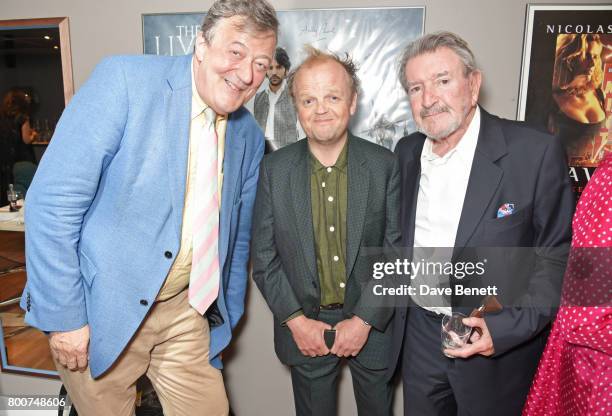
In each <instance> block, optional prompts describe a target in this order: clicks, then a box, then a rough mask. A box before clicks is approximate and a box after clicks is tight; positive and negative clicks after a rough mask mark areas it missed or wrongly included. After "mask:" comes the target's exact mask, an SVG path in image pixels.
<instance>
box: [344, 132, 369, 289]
mask: <svg viewBox="0 0 612 416" xmlns="http://www.w3.org/2000/svg"><path fill="white" fill-rule="evenodd" d="M347 156H348V186H347V188H348V189H347V210H346V211H347V214H346V277H347V279H348V278H349V277H350V276H351V272H352V270H353V266H354V265H355V260H356V259H357V253H358V252H359V247H360V245H361V233H362V232H363V226H364V221H365V214H366V208H367V204H368V191H369V180H368V175H369V171H368V170H367V168H366V166H365V164H366V163H365V156H364V155H363V154H362V152H361V148H360V147H359V142H358V141H357V140H354V139H353V137H352V135H350V134H349V138H348V155H347Z"/></svg>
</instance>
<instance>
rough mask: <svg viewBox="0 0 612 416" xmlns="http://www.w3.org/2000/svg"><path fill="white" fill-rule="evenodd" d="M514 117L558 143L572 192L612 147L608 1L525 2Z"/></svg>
mask: <svg viewBox="0 0 612 416" xmlns="http://www.w3.org/2000/svg"><path fill="white" fill-rule="evenodd" d="M517 118H518V119H519V120H525V121H526V122H527V123H529V124H531V125H533V126H535V127H536V128H539V129H543V130H547V131H548V132H550V133H551V134H553V135H555V137H556V138H557V140H561V142H562V143H563V145H564V147H565V149H566V154H567V160H568V164H569V175H570V179H571V181H572V184H573V187H574V190H575V192H576V194H577V195H576V196H577V197H578V196H580V193H581V192H582V190H583V189H584V187H585V186H586V184H587V182H588V180H589V179H590V177H591V175H592V174H593V172H594V170H595V168H596V167H597V164H598V163H599V161H600V160H602V159H603V157H604V154H605V153H606V152H610V151H612V137H610V128H611V127H612V5H590V6H587V5H580V6H574V5H563V6H560V5H558V6H553V5H528V6H527V16H526V25H525V44H524V49H523V64H522V73H521V87H520V93H519V105H518V115H517Z"/></svg>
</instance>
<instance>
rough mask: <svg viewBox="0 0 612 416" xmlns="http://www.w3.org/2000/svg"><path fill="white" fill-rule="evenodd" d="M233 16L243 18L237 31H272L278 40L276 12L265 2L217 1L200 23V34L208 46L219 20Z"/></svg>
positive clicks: (242, 0) (248, 0)
mask: <svg viewBox="0 0 612 416" xmlns="http://www.w3.org/2000/svg"><path fill="white" fill-rule="evenodd" d="M234 16H240V17H243V18H244V22H243V23H242V24H240V25H238V27H237V29H238V30H244V31H249V32H250V31H252V32H267V31H272V32H274V35H275V37H276V38H277V39H278V19H277V18H276V11H274V7H272V5H271V4H270V3H268V2H267V1H266V0H217V1H215V2H214V3H213V5H212V6H210V9H208V12H206V17H204V23H202V34H203V36H204V39H205V40H206V42H207V43H208V44H210V43H211V42H212V39H213V37H214V35H215V29H216V28H217V25H218V24H219V22H220V21H221V20H223V19H229V18H231V17H234Z"/></svg>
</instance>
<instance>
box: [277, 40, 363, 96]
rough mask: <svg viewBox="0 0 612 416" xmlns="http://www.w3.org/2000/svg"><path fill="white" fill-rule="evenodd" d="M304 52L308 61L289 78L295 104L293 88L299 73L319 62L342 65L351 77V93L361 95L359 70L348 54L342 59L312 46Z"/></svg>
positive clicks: (307, 47)
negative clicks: (327, 61) (331, 62)
mask: <svg viewBox="0 0 612 416" xmlns="http://www.w3.org/2000/svg"><path fill="white" fill-rule="evenodd" d="M304 50H305V51H306V59H304V60H303V61H302V63H300V64H299V65H298V67H297V68H295V69H294V70H293V71H291V73H290V74H289V76H288V77H287V88H289V94H291V99H292V100H293V104H296V101H295V94H294V92H293V87H294V84H295V77H296V76H297V74H298V72H300V70H301V69H302V68H304V67H306V66H310V65H312V63H314V62H317V61H325V60H330V61H333V62H336V63H338V64H340V66H342V68H344V70H345V71H346V74H347V75H348V77H349V80H350V84H351V92H352V93H353V94H359V90H360V88H361V81H360V80H359V77H358V76H357V70H358V68H357V65H356V64H355V62H353V59H352V58H351V56H350V55H349V54H348V53H345V54H344V56H343V57H341V56H339V55H337V54H335V53H333V52H323V51H322V50H320V49H317V48H315V47H313V46H311V45H305V46H304Z"/></svg>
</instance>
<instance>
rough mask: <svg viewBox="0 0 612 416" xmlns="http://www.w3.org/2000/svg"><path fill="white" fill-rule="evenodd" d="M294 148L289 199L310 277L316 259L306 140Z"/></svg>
mask: <svg viewBox="0 0 612 416" xmlns="http://www.w3.org/2000/svg"><path fill="white" fill-rule="evenodd" d="M298 143H299V146H296V152H295V160H294V166H295V169H293V171H292V172H291V178H290V180H289V183H290V186H291V199H292V205H293V211H294V213H295V226H296V229H297V235H298V236H299V240H300V243H301V244H302V253H303V255H304V259H305V260H306V264H307V265H308V269H309V270H310V273H311V275H312V276H317V275H318V274H317V259H316V256H315V249H314V230H313V225H312V201H311V199H310V158H309V154H308V142H307V140H300V141H299V142H298ZM315 280H316V279H315Z"/></svg>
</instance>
